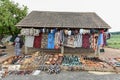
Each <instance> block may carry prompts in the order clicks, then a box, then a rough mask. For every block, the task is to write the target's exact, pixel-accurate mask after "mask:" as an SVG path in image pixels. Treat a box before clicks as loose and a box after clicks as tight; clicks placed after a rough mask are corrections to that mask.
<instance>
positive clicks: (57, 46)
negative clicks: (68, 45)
mask: <svg viewBox="0 0 120 80" xmlns="http://www.w3.org/2000/svg"><path fill="white" fill-rule="evenodd" d="M59 47H60V32H56V33H55V48H59Z"/></svg>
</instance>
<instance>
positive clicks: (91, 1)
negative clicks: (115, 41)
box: [12, 0, 120, 32]
mask: <svg viewBox="0 0 120 80" xmlns="http://www.w3.org/2000/svg"><path fill="white" fill-rule="evenodd" d="M12 1H14V2H15V3H19V4H20V6H21V5H25V6H27V7H28V12H29V13H30V12H31V11H60V12H61V11H62V12H63V11H64V12H95V13H97V14H98V15H99V16H100V17H101V18H102V19H103V20H104V21H105V22H106V23H107V24H108V25H110V27H111V29H110V30H109V31H110V32H115V31H120V20H119V19H120V0H12Z"/></svg>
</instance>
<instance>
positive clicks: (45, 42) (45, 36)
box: [41, 33, 48, 48]
mask: <svg viewBox="0 0 120 80" xmlns="http://www.w3.org/2000/svg"><path fill="white" fill-rule="evenodd" d="M47 45H48V34H46V33H43V34H42V40H41V48H47Z"/></svg>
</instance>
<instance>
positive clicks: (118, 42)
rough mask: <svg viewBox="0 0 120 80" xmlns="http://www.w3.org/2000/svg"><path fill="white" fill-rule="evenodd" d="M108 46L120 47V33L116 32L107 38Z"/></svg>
mask: <svg viewBox="0 0 120 80" xmlns="http://www.w3.org/2000/svg"><path fill="white" fill-rule="evenodd" d="M107 43H108V46H109V47H111V48H119V49H120V34H114V35H112V36H111V38H110V39H109V40H107Z"/></svg>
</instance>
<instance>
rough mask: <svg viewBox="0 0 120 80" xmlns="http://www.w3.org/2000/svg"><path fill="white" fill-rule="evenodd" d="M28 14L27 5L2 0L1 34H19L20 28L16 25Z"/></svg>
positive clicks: (0, 10) (0, 4) (0, 9)
mask: <svg viewBox="0 0 120 80" xmlns="http://www.w3.org/2000/svg"><path fill="white" fill-rule="evenodd" d="M26 15H27V7H26V6H22V7H20V6H19V4H18V3H14V2H12V1H10V0H1V1H0V35H2V34H11V35H14V34H17V33H19V29H17V27H15V25H16V24H17V23H18V22H19V21H20V20H21V19H23V18H24V17H25V16H26Z"/></svg>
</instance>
